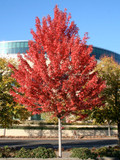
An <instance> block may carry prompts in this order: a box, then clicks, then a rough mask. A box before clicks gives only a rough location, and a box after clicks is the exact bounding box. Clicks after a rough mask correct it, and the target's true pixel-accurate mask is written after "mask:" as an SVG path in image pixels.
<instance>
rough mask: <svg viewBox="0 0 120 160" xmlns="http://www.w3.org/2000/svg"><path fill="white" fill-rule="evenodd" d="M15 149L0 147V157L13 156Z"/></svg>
mask: <svg viewBox="0 0 120 160" xmlns="http://www.w3.org/2000/svg"><path fill="white" fill-rule="evenodd" d="M14 154H15V149H14V148H11V147H8V146H5V147H1V148H0V158H2V157H3V158H8V157H14Z"/></svg>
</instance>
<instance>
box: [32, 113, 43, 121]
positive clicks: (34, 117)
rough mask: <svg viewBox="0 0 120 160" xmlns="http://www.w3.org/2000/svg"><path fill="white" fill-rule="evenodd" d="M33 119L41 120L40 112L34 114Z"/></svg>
mask: <svg viewBox="0 0 120 160" xmlns="http://www.w3.org/2000/svg"><path fill="white" fill-rule="evenodd" d="M31 120H41V116H40V115H39V114H35V115H32V116H31Z"/></svg>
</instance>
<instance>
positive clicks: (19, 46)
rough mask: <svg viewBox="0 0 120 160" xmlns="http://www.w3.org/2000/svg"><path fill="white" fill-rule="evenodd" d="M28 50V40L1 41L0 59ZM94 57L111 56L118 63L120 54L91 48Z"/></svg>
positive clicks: (14, 56) (15, 55)
mask: <svg viewBox="0 0 120 160" xmlns="http://www.w3.org/2000/svg"><path fill="white" fill-rule="evenodd" d="M26 50H28V40H21V41H1V42H0V57H6V58H7V57H12V58H16V57H17V53H18V52H19V53H21V54H22V53H25V52H26ZM93 54H94V55H95V58H96V59H97V60H99V59H100V57H101V56H102V55H107V56H113V57H114V58H115V61H116V62H118V63H120V54H118V53H115V52H112V51H109V50H106V49H103V48H98V47H93V52H92V53H91V55H93Z"/></svg>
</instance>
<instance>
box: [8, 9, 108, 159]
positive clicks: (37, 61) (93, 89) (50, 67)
mask: <svg viewBox="0 0 120 160" xmlns="http://www.w3.org/2000/svg"><path fill="white" fill-rule="evenodd" d="M70 18H71V16H70V14H69V15H67V12H66V10H65V11H64V12H62V11H60V10H59V8H58V7H57V6H56V7H55V9H54V18H53V19H51V17H50V16H49V15H48V16H47V18H45V17H44V18H43V20H42V24H41V22H40V20H39V18H38V17H37V18H36V32H34V31H33V30H32V31H31V33H32V35H33V38H34V41H29V50H28V51H27V54H26V55H25V56H24V58H23V57H22V56H21V55H18V58H19V66H18V68H15V67H14V66H13V65H9V66H10V67H11V68H12V69H13V71H14V74H13V77H14V78H15V79H16V80H17V82H18V83H19V84H20V87H19V88H17V87H14V89H15V91H14V92H11V94H12V95H13V96H14V97H15V101H17V102H19V103H20V104H24V105H25V106H27V109H28V110H29V111H32V112H33V114H34V113H41V112H52V113H53V115H54V116H55V117H58V124H59V125H58V126H59V132H58V133H59V156H60V157H61V156H62V155H61V119H62V118H64V117H65V116H67V115H69V114H70V113H72V114H75V115H79V116H80V119H83V118H84V117H86V116H87V115H83V114H82V112H81V111H83V110H90V109H92V108H93V107H94V106H97V107H99V106H101V104H102V101H101V100H102V98H101V97H100V96H98V95H99V93H100V92H101V91H102V90H103V88H104V87H105V84H104V82H103V81H101V79H100V78H98V76H97V73H96V72H93V70H94V68H95V66H96V63H97V62H96V60H95V58H94V56H92V57H90V53H91V52H92V46H87V44H86V41H87V39H88V37H87V34H85V36H84V38H83V39H80V37H79V35H78V28H77V27H76V25H75V23H74V22H73V21H72V22H70ZM46 53H47V54H46Z"/></svg>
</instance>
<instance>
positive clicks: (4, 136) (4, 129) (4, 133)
mask: <svg viewBox="0 0 120 160" xmlns="http://www.w3.org/2000/svg"><path fill="white" fill-rule="evenodd" d="M5 136H6V128H4V137H5Z"/></svg>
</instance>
